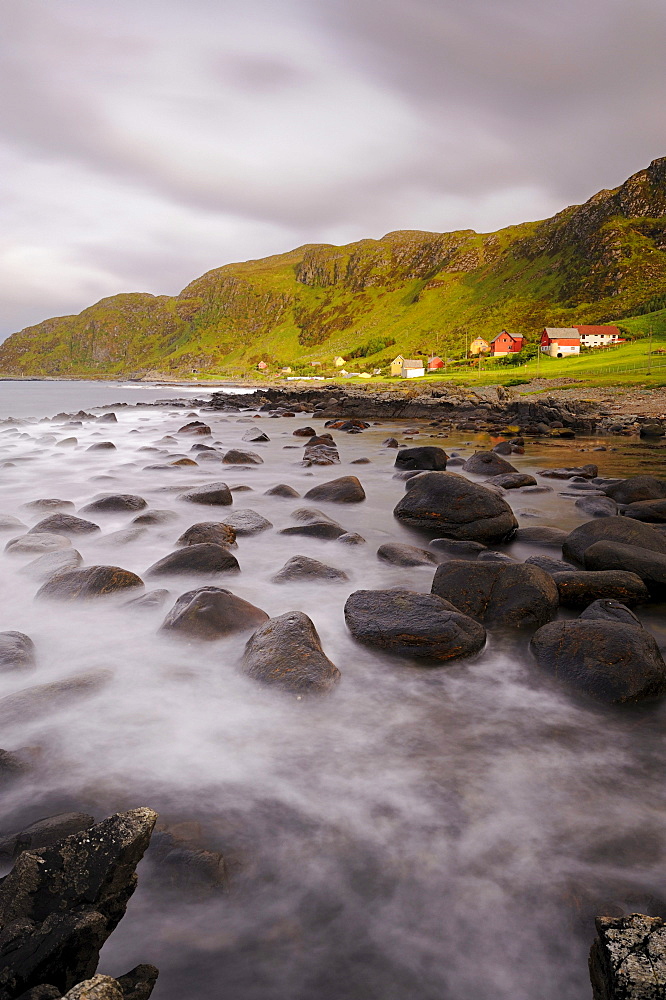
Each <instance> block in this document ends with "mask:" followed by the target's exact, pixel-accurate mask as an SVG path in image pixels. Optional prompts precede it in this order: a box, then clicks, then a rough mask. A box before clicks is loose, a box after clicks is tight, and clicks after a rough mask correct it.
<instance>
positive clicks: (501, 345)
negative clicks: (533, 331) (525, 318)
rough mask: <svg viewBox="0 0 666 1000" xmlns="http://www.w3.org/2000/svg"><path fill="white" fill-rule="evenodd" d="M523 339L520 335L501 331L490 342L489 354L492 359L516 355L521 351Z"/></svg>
mask: <svg viewBox="0 0 666 1000" xmlns="http://www.w3.org/2000/svg"><path fill="white" fill-rule="evenodd" d="M523 342H524V337H523V335H522V334H521V333H509V331H508V330H502V332H501V333H498V334H497V336H496V337H493V339H492V340H491V341H490V353H491V356H492V357H493V358H501V357H504V356H505V355H507V354H518V353H519V352H520V351H522V349H523Z"/></svg>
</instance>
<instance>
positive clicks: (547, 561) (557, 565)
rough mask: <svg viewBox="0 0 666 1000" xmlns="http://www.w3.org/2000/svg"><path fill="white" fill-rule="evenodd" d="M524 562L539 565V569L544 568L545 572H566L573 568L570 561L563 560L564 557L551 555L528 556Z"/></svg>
mask: <svg viewBox="0 0 666 1000" xmlns="http://www.w3.org/2000/svg"><path fill="white" fill-rule="evenodd" d="M525 562H526V563H527V565H528V566H539V567H540V568H541V569H545V571H546V573H550V574H551V576H552V575H553V573H568V572H570V571H571V570H573V569H574V567H573V566H572V565H571V563H568V562H565V561H564V559H553V557H552V556H529V557H528V558H527V559H526V560H525Z"/></svg>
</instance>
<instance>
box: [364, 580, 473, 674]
mask: <svg viewBox="0 0 666 1000" xmlns="http://www.w3.org/2000/svg"><path fill="white" fill-rule="evenodd" d="M465 565H467V566H469V563H466V564H465ZM345 621H346V623H347V628H348V629H349V631H350V632H351V634H352V635H353V636H354V638H355V639H356V640H357V641H358V642H361V643H363V644H364V645H368V646H374V647H376V648H378V649H385V650H387V651H388V652H391V653H395V654H396V655H398V656H408V657H415V658H416V659H426V660H438V661H440V662H446V661H447V660H455V659H459V658H460V657H465V656H472V655H473V654H474V653H478V652H479V650H481V649H482V648H483V646H484V645H485V641H486V631H485V629H484V628H483V626H482V625H480V624H479V623H478V622H475V621H474V620H473V619H472V618H469V617H468V616H467V615H464V614H461V613H460V611H458V609H457V608H456V607H454V605H453V604H451V603H450V602H449V601H446V600H444V599H443V598H441V597H438V596H437V595H436V594H419V593H414V592H412V591H409V590H357V591H355V592H354V593H353V594H351V595H350V596H349V598H348V599H347V603H346V604H345Z"/></svg>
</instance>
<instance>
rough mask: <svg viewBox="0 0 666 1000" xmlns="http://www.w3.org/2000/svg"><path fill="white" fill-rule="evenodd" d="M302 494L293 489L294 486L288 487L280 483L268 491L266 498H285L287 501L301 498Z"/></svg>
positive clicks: (265, 494)
mask: <svg viewBox="0 0 666 1000" xmlns="http://www.w3.org/2000/svg"><path fill="white" fill-rule="evenodd" d="M300 495H301V494H300V493H299V492H298V491H297V490H295V489H294V488H293V486H287V484H286V483H278V484H277V486H271V488H270V489H269V490H266V492H265V493H264V496H266V497H284V498H285V499H289V500H291V499H293V498H296V497H300Z"/></svg>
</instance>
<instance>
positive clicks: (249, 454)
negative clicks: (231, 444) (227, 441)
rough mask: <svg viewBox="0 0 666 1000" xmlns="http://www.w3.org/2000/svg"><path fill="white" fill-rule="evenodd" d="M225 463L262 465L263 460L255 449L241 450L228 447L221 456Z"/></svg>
mask: <svg viewBox="0 0 666 1000" xmlns="http://www.w3.org/2000/svg"><path fill="white" fill-rule="evenodd" d="M222 461H223V462H224V463H225V464H226V465H263V464H264V460H263V458H262V457H261V455H257V453H256V451H241V449H240V448H230V449H229V451H228V452H226V454H224V455H223V456H222Z"/></svg>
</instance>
